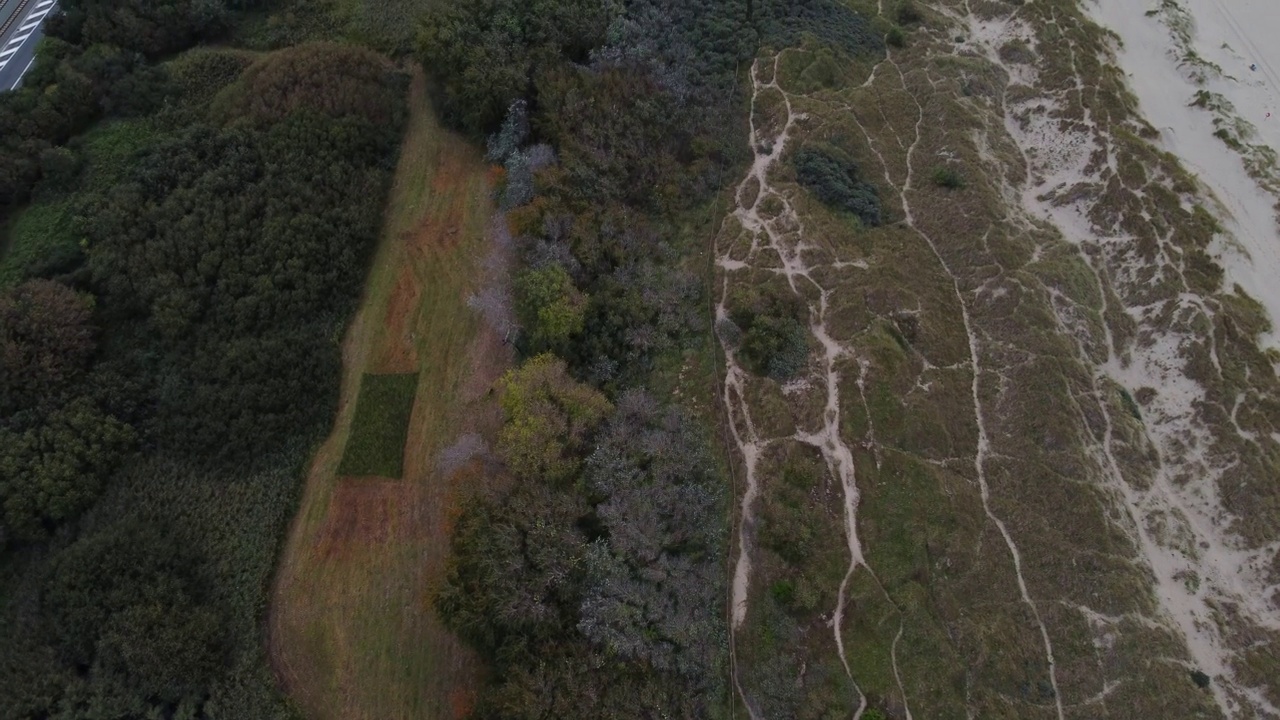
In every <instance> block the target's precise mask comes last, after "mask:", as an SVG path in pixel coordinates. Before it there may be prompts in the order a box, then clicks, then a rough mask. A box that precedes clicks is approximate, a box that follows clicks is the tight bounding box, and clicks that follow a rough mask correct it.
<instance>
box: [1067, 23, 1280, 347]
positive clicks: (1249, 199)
mask: <svg viewBox="0 0 1280 720" xmlns="http://www.w3.org/2000/svg"><path fill="white" fill-rule="evenodd" d="M1160 5H1161V3H1158V2H1134V1H1133V0H1127V1H1118V0H1102V1H1099V0H1089V1H1088V2H1086V3H1085V8H1086V10H1087V11H1088V12H1089V13H1090V14H1091V15H1092V16H1093V19H1094V20H1095V21H1097V22H1098V23H1099V24H1101V25H1103V26H1105V27H1108V28H1110V29H1111V30H1113V31H1115V32H1116V33H1117V34H1118V35H1119V36H1120V38H1121V39H1122V41H1123V47H1121V48H1120V49H1119V51H1118V52H1117V60H1118V61H1119V63H1120V67H1121V68H1122V69H1123V70H1124V72H1125V73H1126V74H1127V75H1128V76H1129V82H1130V87H1131V88H1132V90H1133V92H1134V94H1135V95H1136V96H1137V97H1138V101H1139V104H1140V106H1141V112H1142V115H1143V116H1144V117H1146V118H1147V120H1148V121H1149V122H1151V124H1152V125H1154V126H1155V127H1156V128H1157V129H1158V130H1160V133H1161V138H1160V141H1159V144H1160V145H1161V146H1163V147H1164V149H1166V150H1169V151H1170V152H1172V153H1174V154H1175V155H1177V156H1179V158H1181V160H1182V161H1183V164H1184V165H1185V166H1186V167H1187V168H1188V169H1189V170H1191V171H1192V172H1194V173H1195V174H1196V175H1198V176H1199V178H1200V180H1201V181H1202V182H1204V184H1205V185H1207V186H1208V187H1209V189H1210V190H1212V191H1213V193H1214V195H1216V196H1217V199H1218V200H1219V201H1220V202H1221V203H1222V205H1223V209H1225V211H1226V214H1227V215H1228V220H1227V223H1226V224H1227V226H1228V227H1227V230H1228V231H1229V233H1230V234H1231V235H1233V236H1234V237H1235V243H1233V242H1232V241H1231V240H1230V239H1229V238H1223V239H1222V246H1221V247H1220V248H1216V249H1215V250H1216V251H1217V253H1215V254H1220V259H1221V261H1222V264H1223V265H1224V267H1225V269H1226V282H1227V285H1228V287H1230V285H1231V283H1233V282H1235V283H1239V284H1240V286H1241V287H1243V288H1244V290H1245V291H1246V292H1247V293H1249V295H1251V296H1252V297H1253V298H1255V299H1256V300H1258V301H1259V302H1261V303H1262V304H1263V306H1265V307H1266V308H1267V311H1268V312H1269V313H1270V315H1271V318H1272V324H1273V326H1274V325H1276V324H1277V323H1276V321H1277V319H1280V230H1278V226H1277V223H1276V211H1275V205H1276V202H1277V200H1278V198H1277V197H1275V196H1274V195H1273V194H1271V193H1269V192H1267V191H1266V190H1264V189H1263V188H1262V187H1261V186H1260V185H1259V183H1258V182H1257V181H1256V180H1255V179H1254V178H1253V177H1251V176H1250V174H1249V172H1248V171H1247V170H1246V168H1245V165H1244V162H1243V160H1242V158H1241V157H1240V155H1238V154H1237V153H1235V152H1234V151H1232V150H1231V149H1230V148H1229V147H1228V146H1227V145H1226V144H1225V143H1224V142H1223V141H1222V140H1220V139H1218V138H1216V137H1214V135H1213V133H1214V131H1215V130H1216V126H1215V124H1214V119H1215V113H1214V112H1213V111H1210V110H1207V109H1203V108H1200V107H1195V106H1193V105H1192V103H1193V102H1194V101H1195V99H1196V94H1197V92H1199V91H1201V90H1207V91H1209V92H1211V93H1215V94H1217V95H1221V96H1222V97H1223V98H1225V99H1226V100H1227V101H1228V102H1229V103H1230V106H1231V108H1233V112H1232V113H1231V114H1232V115H1233V116H1234V118H1236V119H1238V120H1242V121H1244V122H1245V123H1248V124H1249V125H1250V126H1252V130H1253V134H1252V136H1251V137H1249V138H1248V141H1249V142H1250V143H1251V144H1255V145H1266V146H1269V147H1270V148H1272V149H1273V150H1275V149H1280V43H1277V42H1275V38H1278V37H1280V3H1277V2H1276V0H1177V5H1176V6H1174V7H1176V8H1177V9H1178V11H1177V12H1169V11H1167V10H1166V11H1165V12H1163V13H1154V12H1152V11H1154V10H1155V9H1156V8H1157V7H1158V6H1160ZM1180 20H1189V22H1186V23H1185V24H1182V23H1180V22H1179V21H1180ZM1189 53H1194V55H1195V56H1198V57H1199V58H1200V59H1201V60H1203V61H1205V62H1203V63H1202V62H1194V61H1188V59H1187V58H1188V56H1189ZM1250 66H1253V69H1251V68H1250ZM1268 113H1270V114H1271V117H1267V115H1268ZM1237 243H1238V244H1237ZM1265 340H1266V341H1267V342H1268V343H1269V344H1271V345H1273V346H1274V345H1277V344H1278V336H1277V334H1276V333H1274V332H1273V333H1272V334H1271V336H1270V337H1269V338H1266V339H1265Z"/></svg>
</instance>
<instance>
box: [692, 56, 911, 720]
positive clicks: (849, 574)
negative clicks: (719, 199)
mask: <svg viewBox="0 0 1280 720" xmlns="http://www.w3.org/2000/svg"><path fill="white" fill-rule="evenodd" d="M780 57H781V56H775V57H774V59H773V68H772V72H771V79H770V80H769V82H762V81H761V80H760V67H759V65H760V61H759V60H757V61H756V63H754V64H753V65H752V68H751V81H752V107H753V109H754V108H755V106H756V101H757V99H758V98H759V95H760V93H761V92H762V91H764V90H773V91H776V92H778V93H779V94H781V96H782V98H783V103H784V106H785V108H786V113H787V116H786V120H785V122H784V124H783V126H782V128H781V129H780V130H779V131H778V132H777V134H776V135H773V136H772V137H762V130H763V128H760V127H758V125H757V122H756V118H755V113H754V112H753V114H752V119H751V131H750V137H749V139H750V144H751V148H752V151H753V153H754V154H755V159H754V161H753V162H752V165H751V169H750V171H749V172H748V173H747V176H746V177H745V178H743V180H742V181H741V182H740V183H739V184H738V187H737V189H736V192H735V198H736V200H737V207H736V208H735V209H734V211H733V213H731V215H730V217H732V218H733V219H734V220H735V221H736V222H737V223H738V224H739V225H740V226H741V228H742V231H743V232H744V233H746V234H748V235H749V236H750V237H751V249H750V252H749V254H748V259H747V260H746V261H742V260H736V259H734V258H733V257H732V255H731V252H730V247H729V246H731V245H732V242H729V243H726V245H727V246H726V247H721V238H720V237H717V247H716V255H717V265H718V266H719V267H720V268H721V270H722V271H723V272H724V278H723V283H722V286H721V293H720V298H719V300H718V302H717V305H716V320H717V326H718V328H719V327H722V323H724V322H725V321H727V319H728V310H727V302H728V297H729V290H730V282H731V278H732V276H733V273H735V272H740V271H742V270H746V269H749V268H752V267H753V265H752V260H754V259H755V258H756V256H757V255H758V254H759V253H773V254H776V256H777V259H778V261H779V262H780V265H781V266H780V267H773V266H768V267H770V269H771V271H772V272H776V273H779V274H781V275H783V276H784V277H785V278H786V280H787V283H788V285H789V286H790V288H791V290H792V292H794V293H796V295H797V297H800V298H801V299H805V298H806V295H805V294H804V292H803V290H802V288H804V287H806V286H810V287H812V288H814V289H816V290H817V292H818V297H817V301H816V303H815V302H813V301H809V300H806V301H805V302H806V306H807V308H808V311H809V331H810V333H811V334H812V336H813V338H814V339H815V340H816V341H817V343H818V344H819V345H820V346H821V349H822V353H821V356H820V358H819V369H820V373H819V374H820V379H821V382H822V384H823V387H824V388H825V390H826V402H825V405H824V407H823V410H822V416H821V418H820V419H818V429H816V430H814V431H805V430H798V431H797V432H796V433H795V434H793V435H789V436H784V437H775V438H761V437H760V435H759V433H758V432H757V430H756V428H755V425H754V424H753V423H752V421H751V414H750V410H749V408H748V404H747V399H746V394H745V390H744V384H745V379H746V375H745V372H744V370H743V369H742V367H741V365H740V364H739V363H738V360H737V357H736V355H735V351H734V349H733V343H732V342H730V341H729V340H728V339H727V338H726V337H725V336H724V335H723V333H721V332H720V331H719V329H718V331H717V332H718V334H720V340H721V345H722V347H723V348H724V351H725V365H726V373H725V385H724V388H723V396H722V397H723V401H724V403H725V408H726V411H727V413H728V417H729V425H730V429H731V432H732V435H733V438H734V441H735V443H736V444H737V446H738V451H739V453H740V454H741V456H742V461H743V465H744V466H745V470H746V473H745V475H746V490H745V492H744V494H743V498H742V506H741V508H740V512H741V517H740V521H739V528H740V530H739V536H738V546H739V552H738V557H737V564H736V567H735V571H734V579H733V619H732V631H734V632H736V631H737V630H738V629H739V627H740V626H741V625H742V622H743V621H744V620H745V618H746V615H747V611H748V595H749V590H750V576H751V552H752V548H753V544H752V535H753V532H754V527H755V522H754V505H755V503H756V500H757V498H758V495H759V491H760V478H759V477H758V475H757V466H758V463H759V459H760V453H761V452H762V451H763V450H764V449H765V448H766V447H767V446H768V445H769V444H770V443H773V442H776V441H779V440H794V441H798V442H801V443H804V444H806V445H809V446H811V447H814V448H816V449H817V450H819V451H820V452H821V454H822V457H823V459H824V461H825V463H826V465H827V469H828V471H829V472H830V474H831V476H832V477H833V478H836V479H838V480H839V482H840V487H841V490H842V491H843V496H844V508H843V510H844V512H843V521H844V530H845V538H844V539H845V543H846V546H847V548H848V552H849V565H848V567H847V569H846V571H845V574H844V577H843V579H842V580H841V582H840V586H839V589H838V591H837V594H836V607H835V608H834V610H833V612H832V617H831V630H832V634H833V636H834V640H835V643H836V648H837V652H838V653H839V656H840V662H841V665H842V666H843V667H844V671H845V674H846V675H847V676H848V677H849V679H850V681H851V682H852V684H853V687H854V690H855V692H857V700H858V707H857V710H856V711H855V712H854V716H853V717H854V720H857V719H858V718H859V717H861V716H862V714H863V712H864V711H865V710H866V709H867V699H866V696H865V695H864V694H863V692H862V691H861V689H860V688H859V687H858V683H857V680H856V679H855V678H854V677H853V673H852V671H851V669H850V666H849V661H848V657H847V654H846V652H845V646H844V636H843V632H842V630H843V626H844V616H845V611H846V603H847V595H848V591H849V583H850V581H851V580H852V578H853V576H854V573H855V572H856V571H857V570H858V569H859V568H863V569H864V570H865V571H866V572H867V573H869V574H870V575H871V578H872V580H873V582H874V583H875V584H876V585H877V586H878V587H879V588H880V590H881V592H882V593H884V595H885V598H886V600H889V602H890V604H892V600H891V599H890V598H889V596H888V593H887V592H885V591H884V587H883V586H882V585H880V582H879V580H878V579H877V578H876V577H875V574H874V572H872V570H871V568H870V566H869V565H867V562H866V559H865V557H864V555H863V551H862V545H861V542H860V540H859V538H858V502H859V492H858V486H857V482H856V477H855V470H854V461H853V452H852V451H851V450H850V448H849V446H848V445H847V444H846V443H845V442H844V441H843V439H842V438H841V437H840V419H841V413H840V380H841V377H840V373H839V371H838V370H837V369H836V363H837V362H838V361H840V360H842V359H845V358H852V357H853V352H852V350H851V349H850V348H848V347H846V346H844V345H842V344H841V343H839V342H838V341H836V340H835V339H834V338H832V337H831V335H830V333H829V332H828V331H827V325H826V321H827V311H828V299H829V295H830V293H831V290H830V289H828V288H824V287H823V286H822V285H821V284H819V283H818V282H817V281H816V280H814V278H813V277H812V275H811V271H812V270H814V269H815V266H813V265H810V264H809V263H808V262H807V261H806V260H805V257H804V255H805V253H806V251H809V250H812V249H813V248H812V246H810V245H808V244H806V242H805V240H804V229H803V225H802V224H801V222H800V219H799V217H798V216H797V214H796V212H795V210H794V208H793V207H792V204H791V201H790V200H789V199H788V198H787V197H786V196H785V195H784V194H783V193H781V192H780V191H778V190H776V189H775V188H774V187H773V186H772V185H771V184H770V181H769V177H768V176H769V169H770V168H771V167H772V165H773V164H774V162H776V161H777V159H778V158H779V157H780V156H781V155H782V152H783V150H784V149H785V147H786V145H787V141H788V140H789V139H790V134H791V131H792V129H793V127H794V125H795V123H796V122H797V121H801V120H803V119H804V116H803V115H800V114H798V113H796V112H794V111H793V109H792V107H791V100H790V98H789V97H788V96H787V94H786V93H785V92H783V91H782V89H781V88H780V87H779V86H778V84H777V66H778V61H779V59H780ZM753 184H754V185H755V186H756V187H758V190H757V192H756V193H755V196H754V197H753V198H751V200H750V202H747V201H746V200H745V196H746V195H747V194H748V193H747V192H746V191H747V189H748V187H750V186H752V185H753ZM766 198H772V199H775V200H777V201H778V202H779V203H780V204H781V207H782V211H781V212H780V213H778V215H777V216H776V217H773V218H765V217H763V216H762V215H761V214H760V207H761V202H762V201H763V200H764V199H766ZM726 220H727V219H726ZM722 234H723V232H722ZM732 239H733V238H730V241H732ZM860 367H861V368H862V371H863V372H865V365H864V364H861V363H860ZM861 381H862V377H861V375H860V376H859V378H858V383H859V389H860V390H861V387H862V385H861ZM739 421H741V425H742V428H741V429H740V428H739ZM902 629H903V628H902V624H901V619H900V624H899V628H898V633H897V635H896V636H895V638H894V641H893V645H892V649H891V659H892V662H893V675H894V678H895V680H896V681H897V684H898V691H899V693H900V694H901V696H902V702H903V706H904V712H905V715H906V718H907V720H912V716H911V710H910V704H909V702H908V701H907V696H906V692H905V688H904V687H903V685H902V681H901V674H900V673H899V671H898V663H897V643H898V639H899V638H901V636H902ZM734 684H735V687H736V688H737V690H738V693H739V695H740V696H741V698H742V701H743V703H744V704H745V705H746V707H747V709H748V712H749V713H750V715H751V717H752V718H753V720H762V719H761V718H760V716H759V714H758V711H757V710H756V709H755V707H754V705H753V703H752V702H751V700H750V693H749V692H747V691H744V688H742V686H741V684H740V681H739V678H738V677H737V675H736V673H735V677H734Z"/></svg>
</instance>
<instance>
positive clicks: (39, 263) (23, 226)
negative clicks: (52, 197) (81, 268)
mask: <svg viewBox="0 0 1280 720" xmlns="http://www.w3.org/2000/svg"><path fill="white" fill-rule="evenodd" d="M73 220H74V215H73V212H72V207H71V204H70V203H69V202H67V201H64V200H58V201H55V202H42V203H35V204H32V205H29V206H27V207H26V208H24V209H23V210H22V211H21V212H19V213H18V214H17V216H16V217H15V218H14V219H13V220H12V221H11V223H10V225H9V231H8V237H7V239H6V245H5V247H4V249H3V254H2V255H0V288H2V287H7V286H9V285H13V284H14V283H17V282H18V281H20V280H21V279H22V278H24V277H28V276H31V275H43V274H45V273H47V272H49V271H51V270H55V269H56V268H58V267H60V266H69V265H73V264H74V263H75V262H76V261H77V260H78V259H79V258H80V255H81V248H80V241H79V239H78V237H77V236H76V233H75V230H74V224H73Z"/></svg>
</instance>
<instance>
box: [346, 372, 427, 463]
mask: <svg viewBox="0 0 1280 720" xmlns="http://www.w3.org/2000/svg"><path fill="white" fill-rule="evenodd" d="M417 389H418V373H403V374H399V373H397V374H387V375H382V374H377V375H375V374H371V373H365V374H364V377H362V378H361V379H360V395H359V397H358V398H356V414H355V417H354V418H352V420H351V434H350V435H349V436H348V437H347V447H346V450H345V451H344V452H343V454H342V462H341V463H339V465H338V474H339V475H377V476H379V477H389V478H398V477H400V475H401V474H402V473H403V472H404V441H405V436H406V435H408V433H409V415H410V413H412V412H413V398H414V395H415V394H416V393H417Z"/></svg>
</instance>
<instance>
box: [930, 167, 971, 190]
mask: <svg viewBox="0 0 1280 720" xmlns="http://www.w3.org/2000/svg"><path fill="white" fill-rule="evenodd" d="M933 184H934V185H937V186H938V187H941V188H947V189H948V190H958V189H960V188H962V187H964V176H963V175H961V174H960V171H959V170H956V169H955V168H951V167H939V168H934V171H933Z"/></svg>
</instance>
